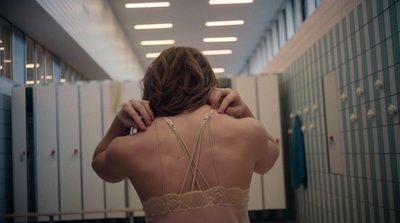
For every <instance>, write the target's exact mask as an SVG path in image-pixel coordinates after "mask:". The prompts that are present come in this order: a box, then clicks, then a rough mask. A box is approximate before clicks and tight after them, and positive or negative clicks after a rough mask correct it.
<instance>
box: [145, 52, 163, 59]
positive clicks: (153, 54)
mask: <svg viewBox="0 0 400 223" xmlns="http://www.w3.org/2000/svg"><path fill="white" fill-rule="evenodd" d="M159 55H160V53H147V54H146V58H157V57H158V56H159Z"/></svg>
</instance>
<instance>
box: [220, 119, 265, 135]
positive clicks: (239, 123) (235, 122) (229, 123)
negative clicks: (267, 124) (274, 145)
mask: <svg viewBox="0 0 400 223" xmlns="http://www.w3.org/2000/svg"><path fill="white" fill-rule="evenodd" d="M214 117H215V118H214V120H213V123H212V126H213V129H215V130H217V132H225V133H226V134H228V135H230V136H232V137H238V136H240V138H246V139H256V138H259V137H263V136H264V134H266V130H265V128H264V126H263V125H262V124H261V123H260V122H259V121H258V120H257V119H255V118H250V117H246V118H240V119H237V118H234V117H231V116H229V115H226V114H219V113H217V114H216V115H215V116H214Z"/></svg>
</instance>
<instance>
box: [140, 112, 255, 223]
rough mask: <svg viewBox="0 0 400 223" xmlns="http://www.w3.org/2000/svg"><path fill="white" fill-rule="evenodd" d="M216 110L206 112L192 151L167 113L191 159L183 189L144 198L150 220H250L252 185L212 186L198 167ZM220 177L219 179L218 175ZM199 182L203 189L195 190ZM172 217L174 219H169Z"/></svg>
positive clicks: (170, 123) (184, 149)
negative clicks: (206, 131)
mask: <svg viewBox="0 0 400 223" xmlns="http://www.w3.org/2000/svg"><path fill="white" fill-rule="evenodd" d="M213 111H214V110H210V112H208V113H207V114H206V115H205V116H204V118H203V121H202V124H201V128H200V131H199V135H198V136H197V139H196V143H195V147H194V149H193V152H192V153H191V152H190V151H189V149H188V148H187V146H186V145H185V143H184V141H183V140H182V138H181V136H180V134H179V132H178V131H177V129H176V127H175V124H174V123H173V122H172V121H171V120H170V119H168V118H165V117H164V120H165V121H166V122H167V123H168V125H169V126H170V127H171V129H172V130H173V131H174V133H175V135H176V136H177V138H178V141H179V143H180V145H181V148H182V150H183V153H184V155H185V158H186V160H187V161H188V168H187V170H186V175H185V178H184V180H183V183H182V186H181V189H180V192H179V193H167V194H164V195H163V196H161V197H152V198H150V199H148V200H147V201H142V204H143V210H144V211H145V214H146V222H147V221H148V222H158V221H161V222H170V221H171V222H172V221H177V220H184V218H185V217H190V219H191V220H190V221H191V222H197V221H198V222H202V221H204V220H206V219H207V218H212V219H219V218H221V219H224V221H230V222H249V220H248V215H247V203H248V201H249V189H247V190H243V189H241V188H238V187H235V188H225V187H223V186H221V185H219V186H214V187H210V185H209V184H208V182H207V180H206V179H205V177H204V176H203V174H202V173H201V170H200V168H199V167H198V163H199V157H200V149H201V142H202V140H201V139H202V138H203V132H204V129H205V126H206V124H207V121H208V120H209V118H210V116H211V113H212V112H213ZM157 137H158V136H157ZM213 160H214V159H213ZM214 167H215V163H214ZM189 173H191V174H192V175H193V181H192V182H191V191H190V192H187V193H182V192H183V188H184V186H185V185H186V180H187V177H188V174H189ZM199 177H200V178H202V179H203V181H204V182H205V184H206V185H207V187H208V189H206V190H201V188H200V184H199V182H198V178H199ZM217 179H218V182H219V178H218V175H217ZM195 186H197V188H199V190H194V189H195ZM199 209H204V210H199ZM179 212H181V213H179ZM174 213H176V214H175V215H176V216H174ZM196 215H201V216H196ZM213 215H214V216H213ZM223 215H226V216H223ZM168 218H169V220H170V221H166V220H168ZM203 218H204V219H203ZM151 220H154V221H151ZM208 221H210V220H208ZM216 222H219V220H216Z"/></svg>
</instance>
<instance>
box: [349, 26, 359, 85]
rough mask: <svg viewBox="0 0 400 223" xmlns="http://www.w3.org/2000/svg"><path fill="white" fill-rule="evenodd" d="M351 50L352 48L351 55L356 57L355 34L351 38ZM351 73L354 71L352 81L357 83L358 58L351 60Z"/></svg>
mask: <svg viewBox="0 0 400 223" xmlns="http://www.w3.org/2000/svg"><path fill="white" fill-rule="evenodd" d="M351 42H352V48H353V55H357V47H356V45H357V44H356V37H355V34H353V35H352V36H351ZM353 71H354V80H355V81H357V80H358V79H359V75H358V57H357V56H354V59H353Z"/></svg>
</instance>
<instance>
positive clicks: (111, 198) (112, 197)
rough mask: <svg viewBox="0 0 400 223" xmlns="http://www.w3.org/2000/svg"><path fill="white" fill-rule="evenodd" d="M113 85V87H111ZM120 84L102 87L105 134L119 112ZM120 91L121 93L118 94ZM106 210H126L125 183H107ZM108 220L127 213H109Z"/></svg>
mask: <svg viewBox="0 0 400 223" xmlns="http://www.w3.org/2000/svg"><path fill="white" fill-rule="evenodd" d="M111 85H113V86H111ZM116 86H118V84H116V83H115V82H104V83H103V85H102V102H103V103H102V106H103V107H102V112H103V114H102V119H103V133H104V134H105V133H106V132H107V130H108V128H110V126H111V123H112V121H113V120H114V117H115V115H116V114H117V110H114V108H115V106H114V105H115V102H116V101H119V100H120V98H117V97H121V94H120V93H119V92H120V91H119V90H122V89H118V87H116ZM117 91H119V92H117ZM105 191H106V193H105V194H106V197H105V198H106V209H124V208H125V199H126V198H125V182H124V181H122V182H119V183H113V184H111V183H106V186H105ZM106 217H107V218H124V217H125V213H108V214H106Z"/></svg>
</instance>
